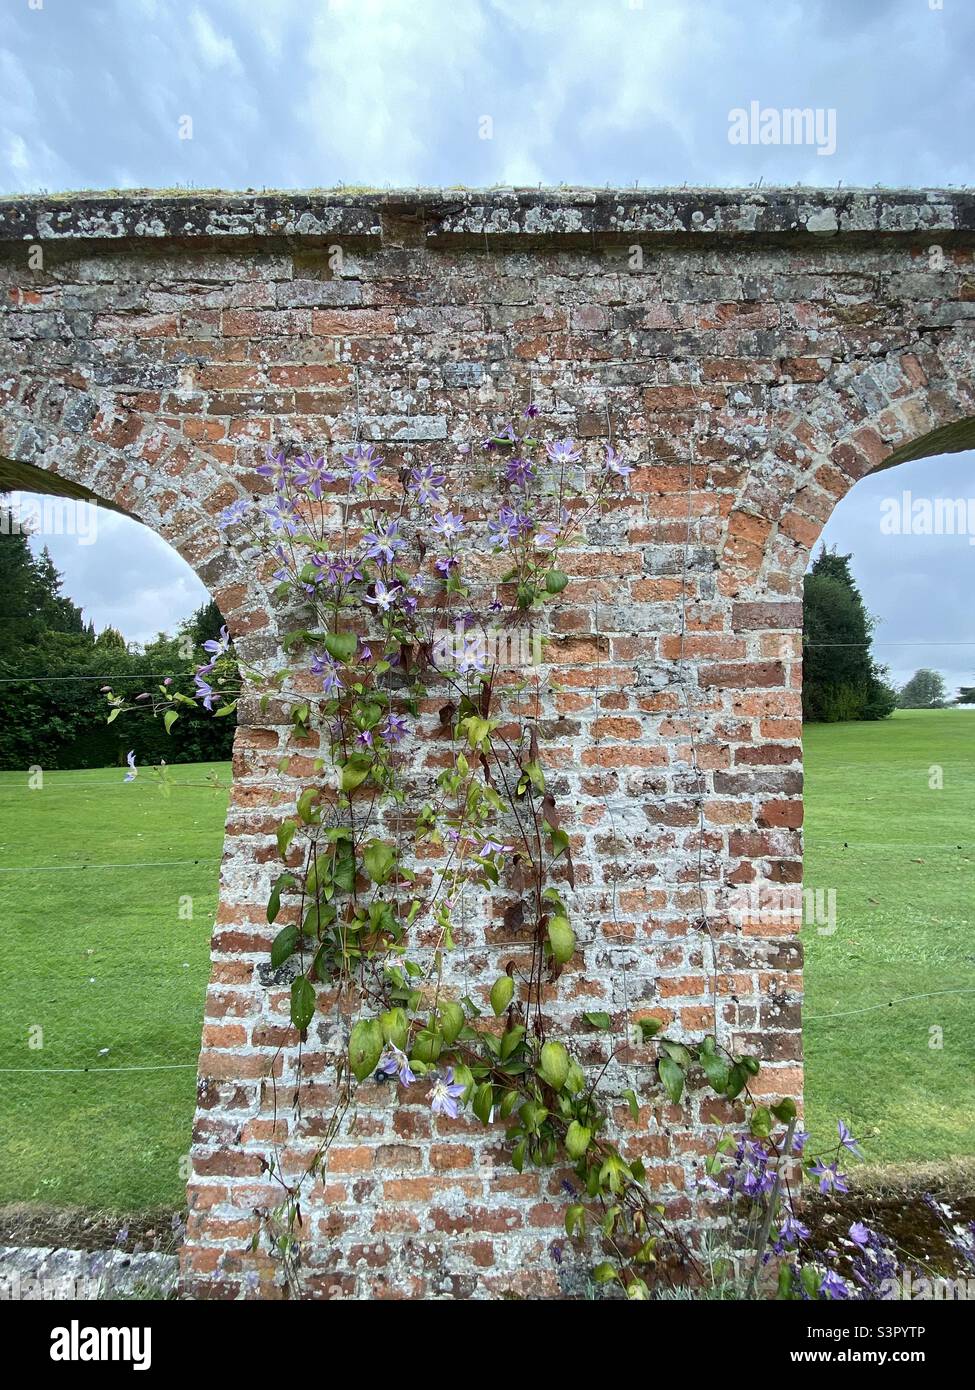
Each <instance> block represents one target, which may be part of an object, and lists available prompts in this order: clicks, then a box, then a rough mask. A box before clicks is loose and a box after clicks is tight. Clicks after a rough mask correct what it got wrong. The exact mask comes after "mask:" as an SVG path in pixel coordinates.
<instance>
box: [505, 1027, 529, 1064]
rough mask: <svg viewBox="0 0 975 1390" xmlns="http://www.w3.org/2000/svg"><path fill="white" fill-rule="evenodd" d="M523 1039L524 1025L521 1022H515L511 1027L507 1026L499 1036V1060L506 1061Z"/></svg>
mask: <svg viewBox="0 0 975 1390" xmlns="http://www.w3.org/2000/svg"><path fill="white" fill-rule="evenodd" d="M524 1040H525V1026H524V1024H523V1023H516V1024H515V1026H514V1027H513V1028H509V1029H508V1030H507V1032H506V1033H504V1035H503V1036H502V1038H501V1060H502V1062H506V1061H507V1060H508V1058H509V1057H510V1056H511V1054H512V1053H513V1052H515V1051H516V1050H517V1049H518V1048H519V1047H520V1046H521V1044H522V1043H523V1042H524Z"/></svg>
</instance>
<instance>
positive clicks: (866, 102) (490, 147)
mask: <svg viewBox="0 0 975 1390" xmlns="http://www.w3.org/2000/svg"><path fill="white" fill-rule="evenodd" d="M0 16H2V19H3V24H2V27H0V84H2V85H0V91H2V96H0V191H3V192H8V193H13V192H34V191H39V190H42V189H49V190H54V189H57V190H65V189H81V188H102V189H103V188H129V187H150V188H152V187H155V188H174V187H196V188H208V187H221V188H241V189H244V188H262V187H271V188H314V187H328V186H333V185H335V184H339V183H347V184H353V185H361V184H367V185H378V186H380V187H382V186H397V185H414V184H426V185H450V184H466V185H484V184H497V183H500V184H538V183H544V184H559V183H569V184H573V183H575V184H600V185H605V184H620V185H632V184H634V183H639V184H640V185H641V186H642V187H653V186H659V185H668V184H683V183H690V184H709V185H718V186H734V185H748V184H752V183H755V182H757V181H758V180H759V179H762V180H763V181H764V182H765V183H766V184H770V183H783V184H795V183H806V184H810V185H821V186H835V185H836V184H838V183H843V184H845V185H850V184H867V185H869V184H886V185H971V184H973V183H975V177H973V169H975V141H973V139H972V134H973V129H975V119H973V117H975V67H973V64H972V61H971V60H972V53H973V51H975V3H973V0H943V3H940V4H939V3H938V0H706V2H705V0H693V2H692V0H642V3H641V0H204V2H203V3H199V4H194V3H192V0H0ZM753 101H757V102H758V103H759V104H760V105H761V106H762V107H798V106H803V107H804V106H809V107H812V108H815V109H819V110H821V111H822V112H823V113H824V114H823V121H824V126H823V131H824V135H825V134H826V132H827V130H828V129H832V132H833V136H832V138H829V139H826V138H824V139H822V140H820V141H819V148H823V149H829V150H830V151H831V152H829V153H822V154H821V153H819V152H818V148H817V146H816V145H815V144H813V145H805V146H799V145H793V146H787V145H760V144H734V143H731V141H730V140H729V130H730V122H729V113H730V112H731V111H732V110H734V109H735V108H748V107H749V106H750V103H751V102H753ZM187 118H188V119H187ZM827 123H831V125H830V124H827ZM181 134H182V135H183V136H186V135H187V134H189V135H190V137H191V138H180V137H181ZM834 145H835V148H832V146H834ZM972 469H973V459H972V456H970V455H957V456H955V457H954V458H952V459H949V460H944V461H942V460H930V459H929V460H924V461H922V463H920V464H917V465H914V466H913V467H912V469H911V471H910V472H909V471H908V469H907V468H903V469H901V470H899V471H898V472H897V473H890V474H885V475H882V476H880V477H878V478H874V479H870V480H867V481H865V482H863V483H860V484H858V485H857V487H856V488H855V489H854V491H853V492H852V493H851V494H850V496H849V497H848V498H847V499H846V501H845V502H844V503H843V504H842V505H841V506H840V508H839V509H838V510H837V512H836V513H835V515H834V518H833V520H832V521H831V523H830V526H829V530H828V532H827V539H829V540H831V541H835V542H836V543H838V544H839V546H840V548H841V549H844V550H852V551H853V553H854V555H855V557H856V559H855V565H854V568H855V571H856V573H857V576H858V578H859V580H860V583H861V586H862V588H863V591H864V594H865V596H866V599H867V602H868V605H869V606H870V608H871V609H872V611H873V612H874V613H876V614H877V615H878V616H879V617H880V618H881V619H882V624H881V627H880V629H879V630H878V639H880V640H882V641H884V642H887V643H893V642H898V641H907V640H909V639H910V640H921V639H923V640H924V641H925V642H928V641H933V640H935V639H937V640H938V641H940V642H942V643H948V642H951V643H954V644H961V643H964V642H971V643H975V619H973V618H972V617H971V609H972V604H971V601H970V597H969V596H970V594H971V592H972V588H973V584H972V567H973V564H975V547H972V546H969V545H968V541H967V537H964V536H962V537H954V538H951V537H933V538H928V537H923V536H915V537H896V538H892V537H890V536H884V535H882V534H881V532H880V529H879V501H880V499H881V498H883V497H887V496H890V495H892V494H894V493H899V492H900V491H902V490H903V489H904V488H908V487H910V486H912V485H913V486H914V488H915V491H917V492H920V493H923V494H924V495H926V496H931V495H934V494H941V495H947V496H952V497H954V496H966V497H967V496H969V495H975V480H973V481H969V479H970V478H972V477H973V473H972ZM918 480H921V481H918ZM147 540H148V538H147V537H146V536H145V534H144V533H142V532H134V531H132V530H131V529H130V527H129V526H127V524H126V523H125V521H124V520H123V519H121V518H117V517H111V516H106V515H103V516H102V517H101V530H100V539H99V542H98V544H96V545H92V546H88V547H85V546H79V545H77V544H76V543H75V542H73V541H72V540H71V539H70V538H68V537H60V538H54V539H53V540H52V541H51V549H52V551H53V553H54V555H55V559H56V561H57V563H58V564H59V565H60V566H61V568H62V569H63V570H64V571H65V573H66V575H67V586H66V587H67V589H68V591H69V592H70V593H71V594H72V595H73V596H74V597H75V599H76V600H77V601H78V602H80V603H82V604H83V605H84V607H85V609H86V611H87V612H88V613H89V614H90V615H91V616H92V617H93V618H94V620H95V622H96V624H97V625H98V626H103V625H104V624H105V623H108V622H112V623H114V624H116V625H117V626H119V627H121V628H122V630H123V631H124V632H125V633H126V635H127V636H129V637H131V638H133V639H138V640H145V639H146V638H147V637H150V636H152V635H153V634H154V633H155V632H156V630H157V629H158V628H159V627H161V626H169V627H171V626H172V625H173V624H174V622H175V621H176V620H177V619H178V618H180V617H182V616H184V615H185V614H186V613H187V612H188V611H189V610H190V609H192V608H193V607H194V606H196V604H197V603H198V602H199V601H200V599H201V597H202V591H201V589H200V586H199V585H198V583H197V582H196V580H195V579H194V578H193V576H192V575H190V574H189V572H188V571H187V570H186V569H185V567H184V566H183V565H182V562H181V561H179V560H178V559H177V557H176V556H175V555H173V554H172V553H171V552H168V551H167V549H166V547H165V545H164V544H163V543H162V542H161V541H158V540H157V539H156V538H152V539H151V540H149V541H148V544H147ZM880 654H882V655H883V656H884V657H885V658H886V659H888V660H889V662H890V664H891V666H892V668H893V670H894V672H895V674H896V675H898V676H899V677H901V678H903V677H904V676H905V675H906V674H910V671H911V670H913V669H914V667H915V666H917V665H922V664H925V665H933V666H938V667H939V668H940V669H942V670H943V671H945V672H946V674H947V675H948V678H949V681H950V683H953V684H956V683H957V682H958V681H960V680H970V679H971V676H972V671H973V667H975V645H972V646H970V647H966V646H964V645H953V646H950V647H949V646H938V647H927V646H924V647H915V648H903V647H894V646H890V647H884V648H882V649H880Z"/></svg>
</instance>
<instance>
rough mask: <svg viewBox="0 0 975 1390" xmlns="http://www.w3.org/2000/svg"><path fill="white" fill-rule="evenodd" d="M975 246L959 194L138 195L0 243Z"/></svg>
mask: <svg viewBox="0 0 975 1390" xmlns="http://www.w3.org/2000/svg"><path fill="white" fill-rule="evenodd" d="M935 234H936V235H937V236H938V237H939V238H944V239H955V240H964V241H966V242H967V241H969V240H973V241H975V191H969V190H964V189H939V188H925V189H881V188H873V189H868V188H851V189H842V188H841V189H813V188H801V187H800V188H751V189H706V188H702V189H693V188H680V189H667V188H662V189H645V190H644V189H637V188H627V189H584V188H557V189H556V188H550V189H545V188H542V189H521V188H493V189H463V188H461V189H450V188H445V189H423V188H417V189H394V190H388V191H376V190H354V189H332V190H312V191H309V192H294V193H289V192H260V193H258V192H245V193H233V192H221V191H213V192H204V191H189V190H178V189H177V190H163V191H153V190H133V191H129V192H104V193H98V192H79V193H63V194H53V195H52V194H39V195H37V196H28V197H25V196H6V197H2V198H0V243H16V242H22V241H25V240H26V241H38V240H40V241H46V242H51V241H55V242H57V241H60V242H68V243H70V242H78V241H85V242H109V243H119V242H123V243H127V242H134V243H139V244H145V243H146V242H155V243H159V242H178V243H186V242H190V243H194V242H200V241H203V242H206V243H217V244H221V243H226V242H244V243H253V242H255V241H256V242H260V241H266V240H278V241H281V240H284V241H290V242H297V243H309V244H315V243H323V242H328V241H330V240H334V239H336V238H344V239H350V238H351V239H355V240H356V241H361V242H364V243H366V244H368V243H375V244H376V245H380V246H384V247H385V246H392V247H397V246H418V245H420V246H422V245H437V244H447V245H449V244H454V243H459V244H462V245H463V244H467V245H472V246H477V245H481V246H485V245H489V244H490V243H491V242H492V241H494V242H498V241H504V242H508V241H513V242H515V243H516V244H518V243H523V242H529V241H531V242H534V241H542V242H550V241H554V242H555V243H565V244H567V245H573V244H586V243H588V242H591V241H592V240H593V239H594V238H596V237H598V238H599V240H600V241H601V242H603V243H605V242H607V241H615V242H619V243H625V242H627V241H628V240H632V239H633V238H634V237H640V238H643V239H650V240H654V241H659V242H661V243H666V242H674V241H678V242H680V241H683V242H688V241H691V242H697V241H706V240H707V239H714V240H715V241H717V240H725V239H727V240H731V241H736V240H737V241H741V240H758V241H774V242H782V241H786V242H796V241H800V240H803V239H806V240H808V239H814V240H821V239H823V238H833V239H837V238H839V239H842V238H847V237H849V238H852V239H855V240H856V241H857V242H859V243H862V242H864V241H869V240H870V239H875V240H886V239H889V238H891V237H897V238H899V239H912V238H913V239H923V238H925V237H930V236H932V235H935Z"/></svg>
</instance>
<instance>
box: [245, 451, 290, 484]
mask: <svg viewBox="0 0 975 1390" xmlns="http://www.w3.org/2000/svg"><path fill="white" fill-rule="evenodd" d="M265 457H266V459H267V462H266V463H259V464H258V465H257V468H256V469H255V470H254V471H255V472H256V473H259V474H260V476H261V477H262V478H273V480H274V486H275V488H276V489H277V491H278V492H283V491H284V489H285V487H287V484H288V478H289V477H290V476H291V464H290V463H289V462H288V456H287V454H286V453H285V451H284V450H283V449H281V450H280V451H279V452H278V453H275V452H274V451H273V450H272V449H268V450H267V451H266V454H265Z"/></svg>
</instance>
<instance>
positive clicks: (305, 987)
mask: <svg viewBox="0 0 975 1390" xmlns="http://www.w3.org/2000/svg"><path fill="white" fill-rule="evenodd" d="M314 1016H315V987H314V985H313V984H312V982H311V981H310V980H309V979H308V978H307V977H306V976H305V975H299V976H298V978H297V979H296V980H294V981H292V985H291V1022H292V1023H293V1024H294V1026H295V1027H296V1028H299V1029H300V1030H301V1031H302V1032H304V1030H305V1029H306V1028H307V1027H308V1025H309V1023H311V1021H312V1019H313V1018H314Z"/></svg>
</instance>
